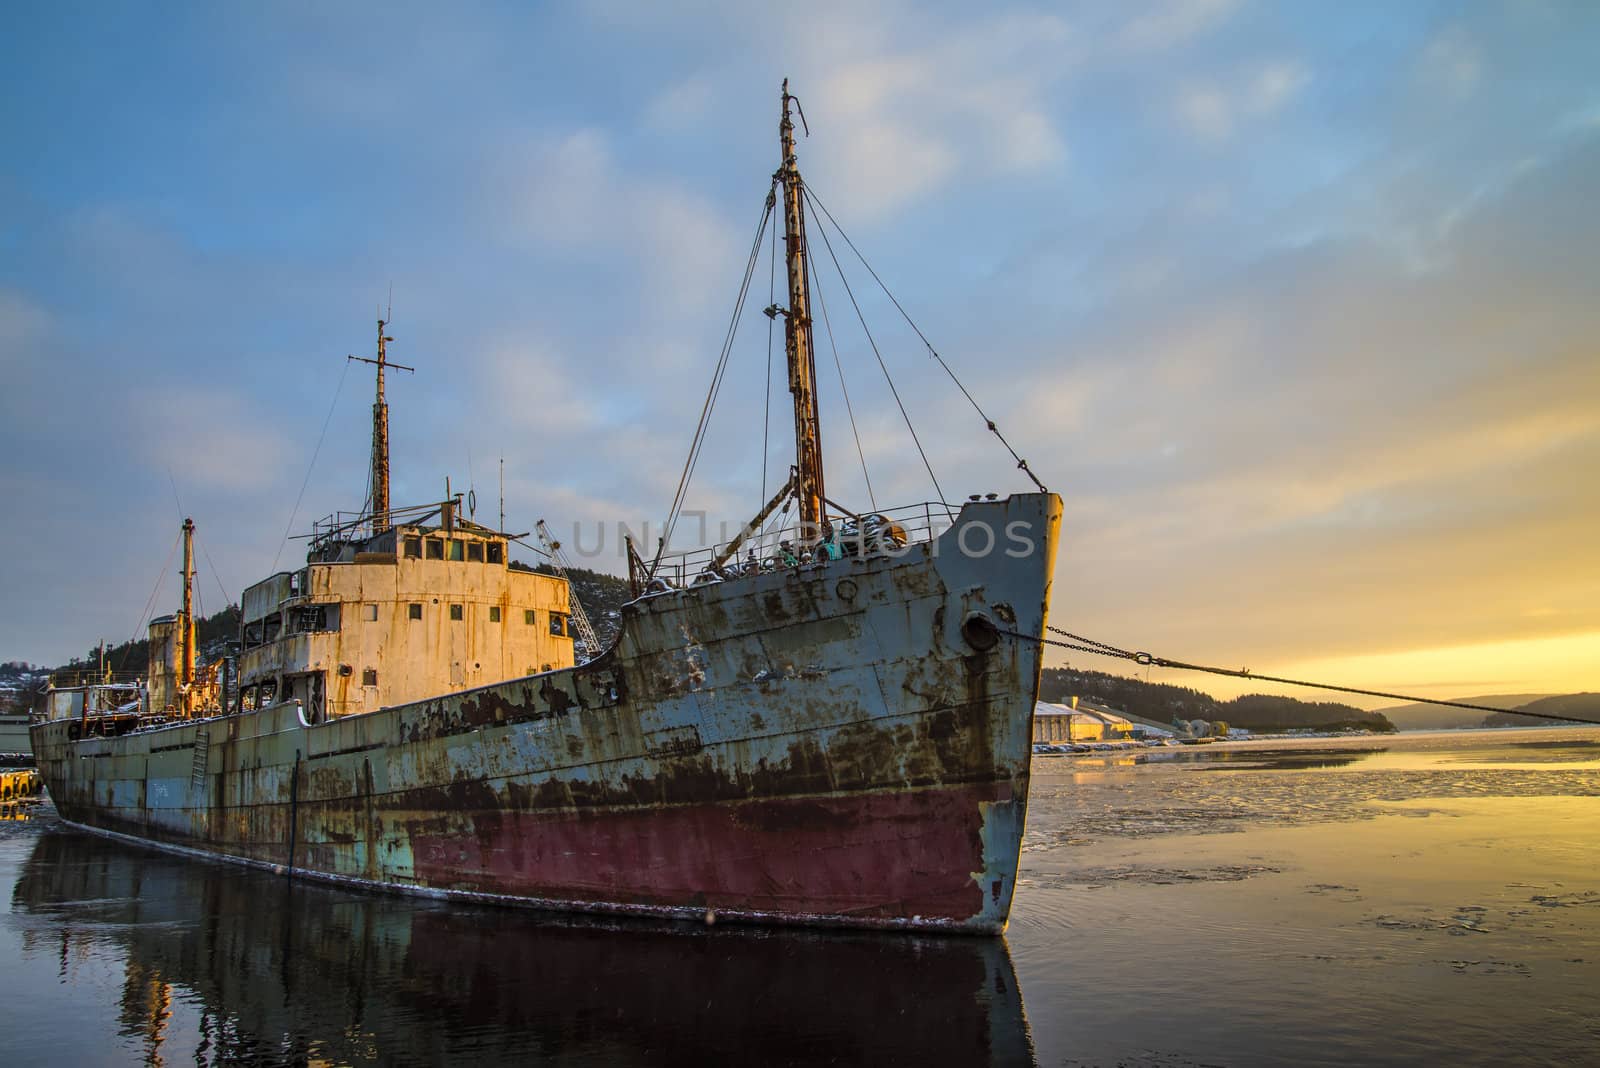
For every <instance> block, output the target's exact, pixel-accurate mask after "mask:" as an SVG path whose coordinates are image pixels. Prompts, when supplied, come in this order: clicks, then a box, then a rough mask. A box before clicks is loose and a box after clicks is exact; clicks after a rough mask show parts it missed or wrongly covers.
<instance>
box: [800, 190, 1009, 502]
mask: <svg viewBox="0 0 1600 1068" xmlns="http://www.w3.org/2000/svg"><path fill="white" fill-rule="evenodd" d="M800 190H801V192H803V193H804V194H805V196H806V200H807V201H809V202H811V203H813V204H815V203H816V200H815V198H814V197H812V196H811V191H810V188H809V187H808V186H804V185H802V186H801V187H800ZM838 226H839V224H838V223H834V228H835V229H838ZM817 232H818V233H820V234H821V235H822V247H823V248H825V249H827V250H828V258H829V259H831V260H832V261H833V269H834V270H835V271H838V272H839V281H840V282H841V283H842V284H843V285H844V292H845V295H846V296H847V297H849V298H850V306H851V307H852V308H854V309H855V310H856V318H857V319H859V320H860V321H861V329H862V331H863V332H864V333H865V334H866V335H867V344H868V345H871V346H872V354H873V355H874V356H876V357H877V358H878V366H879V367H880V368H881V369H882V370H883V379H884V381H885V382H888V383H889V392H890V393H891V394H893V395H894V403H895V406H896V407H898V408H899V409H900V418H902V419H904V420H905V421H906V429H907V430H909V431H911V441H912V442H913V443H914V444H915V445H916V446H917V455H918V456H920V457H922V466H923V467H925V468H927V469H928V477H929V478H930V479H932V480H933V490H934V494H935V496H937V497H938V499H939V501H940V502H941V503H943V501H944V490H943V489H942V488H941V487H940V485H939V476H938V475H936V474H934V473H933V465H932V464H930V463H929V462H928V454H927V453H926V452H924V451H923V448H922V439H921V438H919V437H917V428H916V427H914V426H912V425H911V416H910V415H908V414H907V413H906V406H905V404H904V403H903V402H902V401H901V400H900V391H899V390H898V389H896V388H895V385H894V378H893V377H891V376H890V374H889V365H888V364H886V363H884V362H883V353H881V352H879V351H878V343H877V341H875V340H873V337H872V331H871V330H870V329H868V327H867V317H866V316H865V315H863V314H861V305H860V304H858V303H856V295H855V292H854V291H853V290H851V288H850V282H849V280H848V279H846V278H845V276H844V268H843V267H841V266H839V257H838V256H835V255H834V254H833V243H832V242H831V241H829V240H828V228H827V227H826V226H819V227H817ZM839 233H840V234H841V236H842V235H843V233H844V231H843V230H840V231H839ZM856 255H858V256H859V255H860V253H857V254H856ZM878 284H879V285H880V286H881V285H882V284H883V283H882V282H879V283H878ZM901 314H902V315H903V314H905V313H904V312H902V313H901ZM956 384H957V385H960V384H961V383H959V382H958V383H956ZM1035 481H1037V480H1035ZM945 512H946V513H949V512H950V506H949V505H945ZM950 518H951V519H952V520H954V519H955V516H954V515H953V514H952V515H950Z"/></svg>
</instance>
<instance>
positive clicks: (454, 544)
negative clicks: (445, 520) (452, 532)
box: [450, 538, 466, 560]
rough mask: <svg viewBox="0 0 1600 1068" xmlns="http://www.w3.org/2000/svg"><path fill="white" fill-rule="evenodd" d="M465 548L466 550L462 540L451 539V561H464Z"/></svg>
mask: <svg viewBox="0 0 1600 1068" xmlns="http://www.w3.org/2000/svg"><path fill="white" fill-rule="evenodd" d="M465 548H466V546H465V545H464V544H463V543H462V541H461V539H460V538H451V539H450V559H452V560H460V559H462V550H464V549H465Z"/></svg>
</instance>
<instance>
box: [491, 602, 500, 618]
mask: <svg viewBox="0 0 1600 1068" xmlns="http://www.w3.org/2000/svg"><path fill="white" fill-rule="evenodd" d="M489 622H490V623H498V622H500V606H499V605H497V604H494V605H490V606H489Z"/></svg>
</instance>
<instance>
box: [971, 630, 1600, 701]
mask: <svg viewBox="0 0 1600 1068" xmlns="http://www.w3.org/2000/svg"><path fill="white" fill-rule="evenodd" d="M1045 629H1046V630H1048V631H1050V632H1051V633H1052V634H1059V635H1061V636H1062V637H1064V638H1070V639H1071V641H1057V640H1056V639H1054V638H1045V637H1038V638H1035V637H1032V636H1031V635H1027V634H1018V633H1017V632H1016V631H1014V630H1002V631H1000V633H1001V634H1004V635H1006V636H1008V637H1012V638H1021V639H1022V640H1023V641H1030V642H1038V643H1039V644H1041V645H1053V646H1055V647H1057V648H1060V649H1075V650H1077V651H1078V652H1080V653H1093V654H1095V655H1096V656H1111V657H1116V658H1117V659H1119V660H1131V661H1133V662H1134V663H1135V664H1143V665H1145V666H1147V667H1149V666H1152V665H1153V666H1155V667H1163V668H1173V669H1176V670H1178V671H1203V672H1205V673H1206V674H1208V675H1227V676H1229V677H1231V678H1235V679H1255V680H1257V681H1259V682H1276V683H1281V684H1282V685H1285V686H1304V687H1306V688H1307V689H1312V690H1332V691H1334V692H1337V693H1354V694H1361V695H1362V696H1364V697H1386V698H1389V699H1391V700H1395V701H1410V702H1413V703H1415V704H1419V705H1440V706H1443V707H1445V708H1465V709H1470V710H1471V711H1474V712H1505V713H1507V714H1509V715H1513V716H1527V717H1529V718H1530V719H1559V720H1562V721H1564V722H1567V723H1584V724H1588V725H1589V726H1594V725H1596V723H1597V722H1600V721H1596V720H1592V719H1579V718H1578V717H1576V716H1560V715H1556V714H1554V713H1550V712H1523V711H1521V710H1520V709H1515V708H1491V707H1489V706H1488V705H1474V704H1470V703H1468V702H1466V701H1441V700H1438V699H1436V698H1432V697H1414V696H1412V695H1410V694H1403V693H1388V692H1386V691H1384V690H1363V689H1361V688H1359V687H1356V686H1338V685H1335V684H1333V683H1330V682H1307V681H1306V680H1304V679H1286V678H1283V677H1281V676H1278V675H1257V674H1256V673H1255V672H1253V671H1251V670H1250V669H1249V668H1222V667H1211V666H1209V665H1207V664H1191V663H1188V662H1187V661H1183V660H1169V659H1168V658H1166V657H1164V656H1155V655H1153V654H1151V653H1146V652H1133V651H1131V650H1128V649H1121V648H1118V647H1117V646H1115V645H1112V644H1110V643H1109V642H1102V641H1096V640H1095V639H1094V638H1085V637H1084V636H1083V635H1081V634H1074V633H1072V632H1071V631H1068V630H1062V629H1061V628H1060V627H1052V626H1049V625H1048V624H1046V626H1045Z"/></svg>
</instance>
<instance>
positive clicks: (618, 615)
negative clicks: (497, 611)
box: [511, 560, 633, 651]
mask: <svg viewBox="0 0 1600 1068" xmlns="http://www.w3.org/2000/svg"><path fill="white" fill-rule="evenodd" d="M511 566H512V567H515V568H519V569H521V570H525V571H538V572H542V573H543V574H546V575H553V574H555V569H554V568H552V567H551V566H550V565H549V564H540V565H539V566H538V567H529V566H528V565H527V564H525V563H523V562H522V561H520V560H513V561H511ZM567 579H568V581H570V582H571V584H572V592H573V593H575V594H577V595H578V603H579V604H581V605H582V606H583V611H584V614H585V615H587V616H588V617H589V622H590V623H591V624H592V625H593V626H594V634H595V638H596V639H597V640H598V641H599V642H600V649H602V650H603V649H605V648H607V647H608V646H609V645H610V644H611V643H612V642H613V641H614V640H615V639H616V637H617V628H618V627H620V626H621V625H622V606H623V605H625V604H627V603H628V602H629V601H631V600H633V593H632V591H631V590H629V589H628V580H627V579H622V578H618V577H617V576H615V575H607V574H605V573H604V572H602V571H588V570H585V569H584V568H581V567H575V568H573V569H572V570H571V571H568V572H567ZM597 651H598V650H597Z"/></svg>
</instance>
